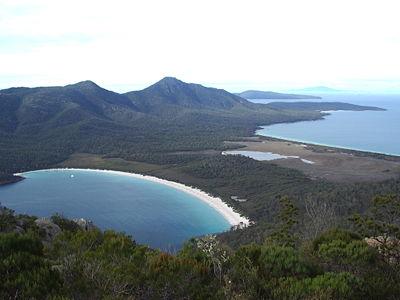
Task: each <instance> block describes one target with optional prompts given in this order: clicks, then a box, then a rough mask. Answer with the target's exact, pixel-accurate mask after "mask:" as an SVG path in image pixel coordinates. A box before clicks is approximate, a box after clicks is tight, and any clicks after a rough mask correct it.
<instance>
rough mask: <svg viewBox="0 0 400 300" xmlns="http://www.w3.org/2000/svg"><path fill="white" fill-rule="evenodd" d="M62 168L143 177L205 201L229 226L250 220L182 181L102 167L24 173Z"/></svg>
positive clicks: (19, 174)
mask: <svg viewBox="0 0 400 300" xmlns="http://www.w3.org/2000/svg"><path fill="white" fill-rule="evenodd" d="M62 170H69V171H74V170H75V171H91V172H104V173H109V174H116V175H122V176H129V177H133V178H137V179H144V180H148V181H151V182H154V183H159V184H163V185H166V186H169V187H172V188H175V189H177V190H180V191H182V192H184V193H187V194H189V195H192V196H194V197H196V198H197V199H198V200H200V201H202V202H204V203H206V204H207V205H209V206H211V207H212V208H213V209H215V210H216V211H217V212H218V213H219V214H220V215H221V216H222V217H223V218H224V219H225V220H226V221H227V222H228V223H229V224H230V225H231V226H238V225H239V226H240V225H242V226H248V225H249V224H250V220H249V219H248V218H246V217H244V216H242V215H240V214H239V213H238V212H236V211H235V210H234V209H233V208H232V207H230V206H229V205H228V204H227V203H225V202H224V201H222V199H221V198H219V197H213V196H211V195H209V194H207V193H206V192H204V191H202V190H200V189H198V188H196V187H191V186H187V185H184V184H182V183H178V182H174V181H169V180H166V179H161V178H158V177H154V176H149V175H143V174H137V173H129V172H123V171H115V170H104V169H80V168H51V169H41V170H34V171H27V172H24V173H29V172H36V171H62ZM24 173H16V174H14V175H15V176H23V174H24Z"/></svg>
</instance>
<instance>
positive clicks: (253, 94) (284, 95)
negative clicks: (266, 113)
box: [235, 90, 322, 99]
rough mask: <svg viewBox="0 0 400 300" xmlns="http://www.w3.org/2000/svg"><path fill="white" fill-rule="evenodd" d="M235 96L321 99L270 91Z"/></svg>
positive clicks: (248, 92)
mask: <svg viewBox="0 0 400 300" xmlns="http://www.w3.org/2000/svg"><path fill="white" fill-rule="evenodd" d="M235 95H237V96H239V97H242V98H245V99H322V98H321V97H319V96H311V95H299V94H284V93H276V92H270V91H255V90H248V91H244V92H241V93H236V94H235Z"/></svg>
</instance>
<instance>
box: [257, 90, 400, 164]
mask: <svg viewBox="0 0 400 300" xmlns="http://www.w3.org/2000/svg"><path fill="white" fill-rule="evenodd" d="M321 96H322V97H323V99H322V100H301V101H314V102H318V101H327V102H328V101H329V102H332V101H334V102H347V103H353V104H359V105H369V106H378V107H381V108H385V109H387V110H386V111H335V112H331V113H330V115H329V116H326V117H325V119H324V120H317V121H304V122H296V123H282V124H274V125H270V126H262V129H260V130H258V131H257V132H256V134H259V135H263V136H269V137H275V138H281V139H285V140H292V141H299V142H304V143H311V144H320V145H326V146H332V147H338V148H347V149H353V150H362V151H369V152H378V153H385V154H391V155H398V156H400V95H370V94H368V95H362V94H325V95H321ZM251 101H253V102H257V103H268V102H274V101H281V100H271V99H268V100H251ZM297 101H299V100H297Z"/></svg>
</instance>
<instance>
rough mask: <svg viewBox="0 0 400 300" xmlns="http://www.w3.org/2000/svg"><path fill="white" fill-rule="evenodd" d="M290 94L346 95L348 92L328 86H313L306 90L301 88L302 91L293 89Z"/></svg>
mask: <svg viewBox="0 0 400 300" xmlns="http://www.w3.org/2000/svg"><path fill="white" fill-rule="evenodd" d="M290 92H295V93H344V92H346V91H345V90H339V89H334V88H330V87H327V86H312V87H306V88H301V89H293V90H290Z"/></svg>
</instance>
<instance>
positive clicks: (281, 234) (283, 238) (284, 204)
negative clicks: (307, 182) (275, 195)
mask: <svg viewBox="0 0 400 300" xmlns="http://www.w3.org/2000/svg"><path fill="white" fill-rule="evenodd" d="M279 203H280V205H281V210H280V212H279V224H278V226H277V228H276V229H275V230H274V231H273V232H272V234H271V235H270V236H269V237H268V238H267V240H266V242H267V243H275V244H278V245H281V246H288V247H294V246H295V244H296V242H297V240H298V237H297V236H296V235H295V234H294V232H293V231H294V230H293V227H294V226H295V225H296V224H297V223H298V220H297V216H298V208H297V207H296V206H295V205H294V203H293V202H292V201H291V200H290V199H289V197H287V196H285V197H282V198H280V200H279Z"/></svg>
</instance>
